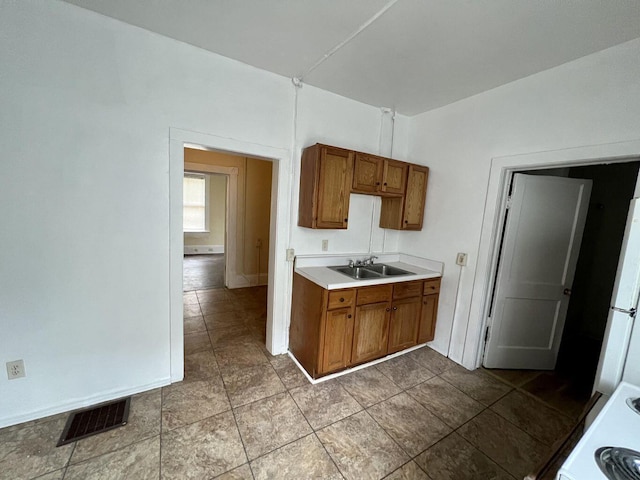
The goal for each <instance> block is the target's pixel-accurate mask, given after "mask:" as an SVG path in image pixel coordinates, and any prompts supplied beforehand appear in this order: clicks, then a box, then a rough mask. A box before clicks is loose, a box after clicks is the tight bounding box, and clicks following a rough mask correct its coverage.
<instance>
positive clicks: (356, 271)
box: [329, 267, 381, 280]
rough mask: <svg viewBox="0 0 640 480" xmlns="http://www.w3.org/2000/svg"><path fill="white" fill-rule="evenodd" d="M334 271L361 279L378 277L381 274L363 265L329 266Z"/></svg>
mask: <svg viewBox="0 0 640 480" xmlns="http://www.w3.org/2000/svg"><path fill="white" fill-rule="evenodd" d="M329 268H331V269H332V270H335V271H336V272H340V273H342V274H343V275H347V276H348V277H351V278H355V279H356V280H361V279H365V278H380V277H381V275H380V274H378V273H376V272H372V271H370V270H367V269H365V268H364V267H329Z"/></svg>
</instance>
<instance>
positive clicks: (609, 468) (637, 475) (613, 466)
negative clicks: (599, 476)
mask: <svg viewBox="0 0 640 480" xmlns="http://www.w3.org/2000/svg"><path fill="white" fill-rule="evenodd" d="M595 457H596V463H597V464H598V467H600V470H602V473H604V475H605V476H606V477H607V479H609V480H640V452H637V451H635V450H630V449H628V448H619V447H601V448H599V449H598V450H596V453H595Z"/></svg>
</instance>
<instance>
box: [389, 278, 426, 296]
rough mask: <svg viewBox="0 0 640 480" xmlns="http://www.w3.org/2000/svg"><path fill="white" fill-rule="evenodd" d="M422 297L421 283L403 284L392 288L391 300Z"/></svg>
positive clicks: (397, 284)
mask: <svg viewBox="0 0 640 480" xmlns="http://www.w3.org/2000/svg"><path fill="white" fill-rule="evenodd" d="M421 295H422V282H403V283H396V284H395V285H394V286H393V298H394V299H396V298H409V297H419V296H421Z"/></svg>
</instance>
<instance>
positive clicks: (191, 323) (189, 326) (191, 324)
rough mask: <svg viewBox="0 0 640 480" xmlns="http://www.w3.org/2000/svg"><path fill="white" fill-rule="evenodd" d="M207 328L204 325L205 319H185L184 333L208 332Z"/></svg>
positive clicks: (199, 317)
mask: <svg viewBox="0 0 640 480" xmlns="http://www.w3.org/2000/svg"><path fill="white" fill-rule="evenodd" d="M206 331H207V326H206V325H205V323H204V317H202V315H199V316H197V317H188V318H185V319H184V333H198V332H206Z"/></svg>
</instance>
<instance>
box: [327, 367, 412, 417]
mask: <svg viewBox="0 0 640 480" xmlns="http://www.w3.org/2000/svg"><path fill="white" fill-rule="evenodd" d="M339 381H340V383H341V384H342V386H343V387H344V388H345V390H346V391H347V392H349V393H350V394H351V396H352V397H353V398H355V399H356V401H357V402H358V403H359V404H360V405H362V406H363V407H365V408H366V407H369V406H371V405H373V404H375V403H378V402H381V401H382V400H385V399H387V398H389V397H392V396H393V395H396V394H398V393H400V392H401V389H400V387H398V386H397V385H396V384H395V383H393V382H392V381H391V380H389V379H388V378H387V377H385V376H384V375H383V374H382V373H380V372H379V371H378V370H377V369H375V368H364V369H362V370H358V371H357V372H353V373H350V374H348V375H345V376H343V377H339Z"/></svg>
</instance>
